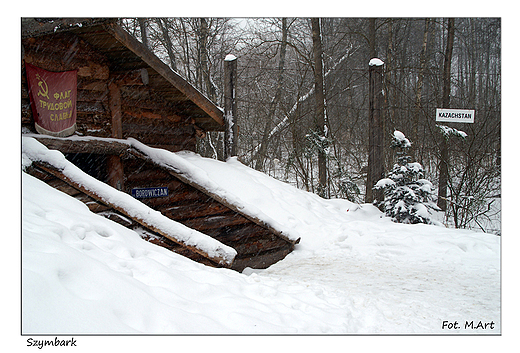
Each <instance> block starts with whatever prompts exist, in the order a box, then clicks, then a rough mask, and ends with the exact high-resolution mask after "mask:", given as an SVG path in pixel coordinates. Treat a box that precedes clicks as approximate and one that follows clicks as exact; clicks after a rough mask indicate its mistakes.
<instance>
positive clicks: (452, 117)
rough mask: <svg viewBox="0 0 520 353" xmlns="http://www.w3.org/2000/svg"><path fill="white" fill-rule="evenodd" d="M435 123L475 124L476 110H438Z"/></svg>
mask: <svg viewBox="0 0 520 353" xmlns="http://www.w3.org/2000/svg"><path fill="white" fill-rule="evenodd" d="M435 121H444V122H448V123H474V122H475V110H474V109H471V110H466V109H439V108H437V113H436V114H435Z"/></svg>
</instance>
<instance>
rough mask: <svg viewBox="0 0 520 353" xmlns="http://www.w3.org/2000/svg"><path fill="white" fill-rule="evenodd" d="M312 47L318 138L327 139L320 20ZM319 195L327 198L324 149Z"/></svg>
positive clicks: (315, 21)
mask: <svg viewBox="0 0 520 353" xmlns="http://www.w3.org/2000/svg"><path fill="white" fill-rule="evenodd" d="M311 25H312V44H313V45H312V47H313V56H314V85H315V98H316V118H315V119H316V120H315V124H316V131H317V132H318V136H320V137H323V138H325V137H326V133H325V95H324V90H323V49H322V46H321V31H320V19H319V18H312V19H311ZM318 175H319V181H318V182H319V185H318V194H319V195H320V196H321V197H326V191H327V190H326V187H327V156H326V154H325V151H324V150H323V148H320V149H319V151H318Z"/></svg>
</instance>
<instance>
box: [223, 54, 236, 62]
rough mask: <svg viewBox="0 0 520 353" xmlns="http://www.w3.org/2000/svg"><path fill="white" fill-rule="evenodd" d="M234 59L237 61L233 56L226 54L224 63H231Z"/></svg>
mask: <svg viewBox="0 0 520 353" xmlns="http://www.w3.org/2000/svg"><path fill="white" fill-rule="evenodd" d="M236 59H237V57H236V56H234V55H233V54H228V55H226V58H225V59H224V61H233V60H236Z"/></svg>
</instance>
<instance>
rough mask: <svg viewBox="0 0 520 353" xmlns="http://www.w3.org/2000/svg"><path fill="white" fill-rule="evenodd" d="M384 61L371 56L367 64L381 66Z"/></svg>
mask: <svg viewBox="0 0 520 353" xmlns="http://www.w3.org/2000/svg"><path fill="white" fill-rule="evenodd" d="M384 64H385V63H384V62H383V60H381V59H378V58H372V59H370V61H369V62H368V65H369V66H382V65H384Z"/></svg>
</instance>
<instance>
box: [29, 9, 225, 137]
mask: <svg viewBox="0 0 520 353" xmlns="http://www.w3.org/2000/svg"><path fill="white" fill-rule="evenodd" d="M60 32H69V33H73V34H74V35H76V36H78V37H79V38H81V39H82V40H84V41H85V42H87V43H88V44H89V45H90V46H91V47H92V48H93V49H94V50H96V51H97V52H99V53H101V54H102V55H103V56H105V57H106V58H107V61H108V65H109V69H110V72H111V74H115V75H118V74H122V73H125V72H130V71H135V70H141V69H145V70H146V72H147V74H148V79H149V83H148V85H149V86H150V87H151V88H152V89H153V90H154V92H156V93H157V94H159V95H160V96H161V97H163V99H164V100H165V101H166V102H167V103H169V105H170V106H172V107H174V108H175V109H176V110H177V111H176V114H178V115H179V116H186V117H190V118H192V119H193V120H194V123H195V124H196V125H197V126H198V127H200V128H201V129H202V130H205V131H221V130H223V128H224V119H223V111H222V110H221V109H220V108H219V107H217V106H216V105H215V104H214V103H213V102H211V101H210V100H209V99H208V98H207V97H206V96H204V95H203V94H202V93H201V92H200V91H198V90H197V89H196V88H195V87H193V86H192V85H191V84H190V83H188V82H187V81H186V80H185V79H184V78H182V77H181V76H180V75H179V74H178V73H176V72H174V71H173V70H172V69H171V68H170V67H169V66H168V65H166V64H165V63H163V62H162V61H161V60H160V59H159V58H158V57H157V56H156V55H154V54H153V53H152V52H151V51H150V50H149V49H148V48H146V47H145V46H144V45H143V44H142V43H141V42H139V41H138V40H137V39H135V38H134V37H133V36H132V35H130V34H129V33H128V32H126V31H125V30H124V29H123V28H122V27H121V26H120V25H119V24H118V23H117V19H113V18H108V19H107V18H104V19H101V18H98V19H85V18H81V19H80V18H66V19H49V18H47V19H35V18H22V40H23V39H27V38H37V37H42V36H52V35H54V34H55V33H60Z"/></svg>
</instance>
